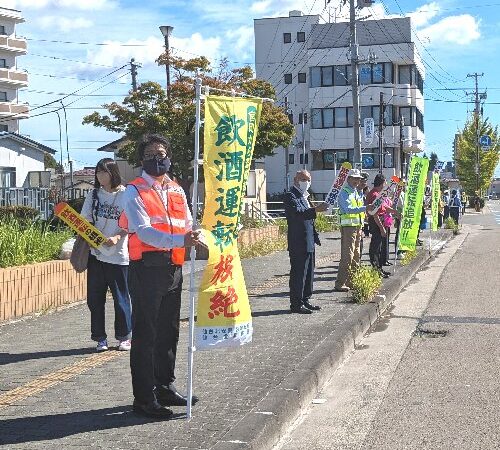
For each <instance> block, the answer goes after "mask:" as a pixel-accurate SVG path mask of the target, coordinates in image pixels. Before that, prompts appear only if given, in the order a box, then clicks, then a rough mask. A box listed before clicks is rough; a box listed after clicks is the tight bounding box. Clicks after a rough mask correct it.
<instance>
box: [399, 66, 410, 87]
mask: <svg viewBox="0 0 500 450" xmlns="http://www.w3.org/2000/svg"><path fill="white" fill-rule="evenodd" d="M410 68H411V66H399V68H398V70H399V76H398V79H399V84H411V70H410Z"/></svg>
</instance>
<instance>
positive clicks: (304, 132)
mask: <svg viewBox="0 0 500 450" xmlns="http://www.w3.org/2000/svg"><path fill="white" fill-rule="evenodd" d="M300 117H301V119H300V123H301V124H302V163H303V164H302V167H303V169H304V170H305V169H306V167H307V166H306V123H307V113H305V112H304V110H303V109H302V113H301V115H300Z"/></svg>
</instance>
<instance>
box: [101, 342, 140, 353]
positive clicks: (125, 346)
mask: <svg viewBox="0 0 500 450" xmlns="http://www.w3.org/2000/svg"><path fill="white" fill-rule="evenodd" d="M131 347H132V342H131V341H130V339H127V340H125V341H120V342H119V344H118V350H120V351H122V352H128V351H130V348H131ZM95 350H96V352H97V353H100V352H105V351H106V350H109V347H108V341H107V340H106V339H104V340H103V341H99V342H98V343H97V347H96V348H95Z"/></svg>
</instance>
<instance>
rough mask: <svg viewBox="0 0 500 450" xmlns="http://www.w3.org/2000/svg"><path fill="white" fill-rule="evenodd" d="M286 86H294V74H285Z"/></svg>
mask: <svg viewBox="0 0 500 450" xmlns="http://www.w3.org/2000/svg"><path fill="white" fill-rule="evenodd" d="M285 84H292V74H291V73H285Z"/></svg>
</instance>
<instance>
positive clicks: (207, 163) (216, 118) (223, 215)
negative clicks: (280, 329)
mask: <svg viewBox="0 0 500 450" xmlns="http://www.w3.org/2000/svg"><path fill="white" fill-rule="evenodd" d="M261 107H262V99H257V98H241V97H218V96H207V97H206V99H205V129H204V153H203V171H204V176H205V203H204V210H203V219H202V221H201V227H202V229H203V235H204V237H205V239H206V243H207V245H208V249H209V257H208V262H207V266H206V268H205V271H204V272H203V276H202V280H201V284H200V287H199V292H198V305H197V318H196V326H195V336H196V348H197V349H198V350H206V349H210V348H218V347H232V346H238V345H243V344H246V343H248V342H251V340H252V315H251V311H250V302H249V300H248V294H247V289H246V285H245V279H244V277H243V269H242V267H241V261H240V256H239V253H238V245H237V239H238V231H239V223H240V216H241V209H242V205H243V199H244V197H245V191H246V184H247V180H248V174H249V171H250V164H251V161H252V156H253V149H254V145H255V139H256V137H257V129H258V126H259V120H260V113H261Z"/></svg>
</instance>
